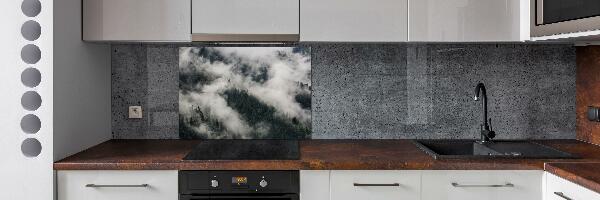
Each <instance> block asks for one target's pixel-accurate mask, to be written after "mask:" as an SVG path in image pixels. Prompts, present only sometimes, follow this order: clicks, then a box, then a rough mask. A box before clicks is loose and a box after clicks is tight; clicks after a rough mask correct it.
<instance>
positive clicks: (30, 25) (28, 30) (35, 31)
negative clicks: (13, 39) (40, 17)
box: [21, 20, 42, 41]
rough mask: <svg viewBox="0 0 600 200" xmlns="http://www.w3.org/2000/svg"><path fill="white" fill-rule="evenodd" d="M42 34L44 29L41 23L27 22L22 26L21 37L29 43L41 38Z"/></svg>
mask: <svg viewBox="0 0 600 200" xmlns="http://www.w3.org/2000/svg"><path fill="white" fill-rule="evenodd" d="M41 34H42V27H41V26H40V24H39V23H37V22H36V21H33V20H29V21H26V22H25V23H23V25H22V26H21V35H22V36H23V38H25V39H26V40H29V41H34V40H37V39H38V38H40V35H41Z"/></svg>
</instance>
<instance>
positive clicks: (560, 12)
mask: <svg viewBox="0 0 600 200" xmlns="http://www.w3.org/2000/svg"><path fill="white" fill-rule="evenodd" d="M531 1H532V6H531V7H532V9H531V11H532V12H531V17H532V18H531V23H532V26H531V35H532V36H533V37H541V36H550V35H557V34H566V33H576V32H584V31H592V30H598V29H600V0H531Z"/></svg>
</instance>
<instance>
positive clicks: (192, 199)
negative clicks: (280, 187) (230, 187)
mask: <svg viewBox="0 0 600 200" xmlns="http://www.w3.org/2000/svg"><path fill="white" fill-rule="evenodd" d="M180 199H181V200H206V199H289V200H298V195H296V194H285V195H266V196H253V195H252V196H250V195H248V196H243V195H218V196H216V195H210V196H194V195H181V198H180Z"/></svg>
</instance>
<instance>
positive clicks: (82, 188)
mask: <svg viewBox="0 0 600 200" xmlns="http://www.w3.org/2000/svg"><path fill="white" fill-rule="evenodd" d="M56 181H57V194H58V200H177V199H178V198H179V197H178V191H177V188H178V181H177V171H171V170H169V171H153V170H143V171H120V170H115V171H97V170H91V171H86V170H73V171H58V172H57V180H56Z"/></svg>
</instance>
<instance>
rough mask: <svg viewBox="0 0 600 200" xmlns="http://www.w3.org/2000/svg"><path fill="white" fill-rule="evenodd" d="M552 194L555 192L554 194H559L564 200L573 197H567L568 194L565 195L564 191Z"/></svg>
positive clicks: (569, 199)
mask: <svg viewBox="0 0 600 200" xmlns="http://www.w3.org/2000/svg"><path fill="white" fill-rule="evenodd" d="M554 194H555V195H556V196H559V197H561V198H563V199H565V200H573V199H571V198H569V197H568V196H566V195H565V194H564V193H562V192H554Z"/></svg>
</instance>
